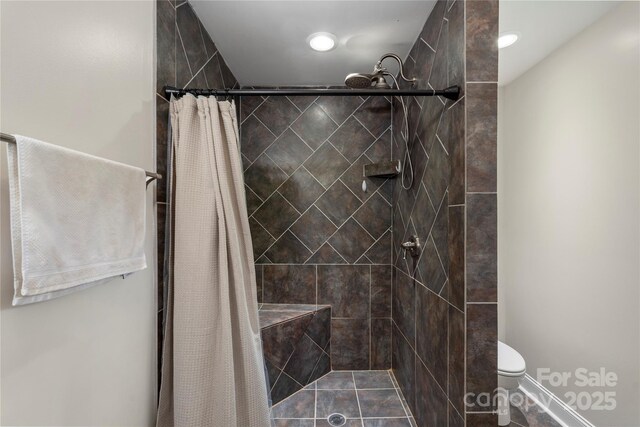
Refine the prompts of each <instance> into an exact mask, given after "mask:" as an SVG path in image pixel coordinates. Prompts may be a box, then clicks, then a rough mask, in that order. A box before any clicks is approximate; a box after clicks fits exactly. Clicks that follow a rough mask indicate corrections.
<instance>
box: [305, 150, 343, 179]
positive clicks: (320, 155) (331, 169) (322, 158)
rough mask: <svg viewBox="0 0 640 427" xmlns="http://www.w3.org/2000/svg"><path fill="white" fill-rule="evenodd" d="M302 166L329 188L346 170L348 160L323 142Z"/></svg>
mask: <svg viewBox="0 0 640 427" xmlns="http://www.w3.org/2000/svg"><path fill="white" fill-rule="evenodd" d="M304 167H305V168H306V169H307V170H308V171H309V172H311V174H312V175H313V176H314V177H315V178H316V179H317V180H318V181H320V183H321V184H322V185H323V186H324V187H325V188H329V187H330V186H331V184H333V183H334V182H335V181H336V179H338V177H339V176H340V175H342V173H343V172H344V171H345V170H347V168H348V167H349V162H348V161H347V160H346V159H345V158H344V157H342V156H341V155H340V154H339V153H338V151H337V150H336V149H335V148H334V147H333V146H332V145H331V144H329V143H325V144H324V145H322V146H321V147H320V148H319V149H318V150H317V151H316V152H315V153H313V155H312V156H311V157H310V158H309V159H308V160H307V161H306V162H305V163H304Z"/></svg>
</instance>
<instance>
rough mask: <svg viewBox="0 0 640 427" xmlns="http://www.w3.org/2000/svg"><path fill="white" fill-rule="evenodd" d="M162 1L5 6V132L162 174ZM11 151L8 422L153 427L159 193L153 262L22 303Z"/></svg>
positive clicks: (4, 349)
mask: <svg viewBox="0 0 640 427" xmlns="http://www.w3.org/2000/svg"><path fill="white" fill-rule="evenodd" d="M154 4H155V2H151V1H126V2H109V1H106V2H95V1H86V2H62V1H44V2H19V1H18V2H12V1H2V2H0V14H1V29H0V34H1V38H2V39H1V49H0V60H1V77H0V78H1V91H2V92H1V93H2V96H1V104H0V105H1V110H0V113H1V116H0V129H1V130H2V131H4V132H10V133H13V132H15V133H20V134H24V135H29V136H32V137H35V138H38V139H43V140H45V141H49V142H52V143H55V144H58V145H62V146H66V147H69V148H73V149H77V150H81V151H84V152H87V153H90V154H94V155H98V156H102V157H106V158H109V159H113V160H116V161H120V162H125V163H129V164H131V165H135V166H139V167H142V168H145V169H147V170H153V169H154V163H155V162H154V154H153V153H154V118H155V113H154V104H153V103H154V98H153V92H154V52H155V49H154V34H155V31H154V25H155V11H154V7H155V5H154ZM3 144H4V143H3ZM0 149H1V152H2V159H0V160H1V169H2V170H1V178H2V181H1V194H0V200H1V208H0V223H1V224H0V232H1V234H2V237H1V239H0V258H1V259H0V268H1V273H0V274H1V289H0V322H1V326H0V334H1V335H0V337H1V338H0V339H1V341H0V343H1V352H0V356H1V365H0V369H1V371H0V374H1V377H0V380H1V388H0V391H1V400H0V404H1V407H0V412H1V417H0V424H2V425H40V426H52V425H58V426H68V425H91V426H95V425H109V426H125V425H126V426H147V425H152V424H153V419H154V412H155V395H156V388H155V387H156V354H155V345H156V332H155V331H156V328H155V322H156V315H155V307H156V306H155V286H154V282H155V277H154V276H155V273H154V272H155V270H156V268H155V256H154V253H155V251H154V244H155V243H154V240H155V239H154V234H155V233H154V231H153V230H154V229H155V226H154V221H153V217H154V215H153V212H154V209H153V200H152V194H153V190H152V189H149V191H148V199H147V202H148V205H147V206H148V217H147V220H148V227H147V245H146V248H147V251H146V254H147V261H148V265H149V267H148V268H147V269H146V270H144V271H142V272H138V273H136V274H134V275H132V276H130V277H128V278H127V279H126V280H122V279H119V280H114V281H113V282H110V283H108V284H106V285H101V286H99V287H95V288H92V289H89V290H85V291H82V292H79V293H75V294H73V295H70V296H65V297H62V298H59V299H56V300H52V301H48V302H44V303H39V304H34V305H29V306H22V307H11V295H12V275H13V273H12V270H11V246H10V239H9V208H8V202H7V201H8V192H7V176H6V155H5V149H4V147H0ZM78 179H82V177H80V176H79V177H78Z"/></svg>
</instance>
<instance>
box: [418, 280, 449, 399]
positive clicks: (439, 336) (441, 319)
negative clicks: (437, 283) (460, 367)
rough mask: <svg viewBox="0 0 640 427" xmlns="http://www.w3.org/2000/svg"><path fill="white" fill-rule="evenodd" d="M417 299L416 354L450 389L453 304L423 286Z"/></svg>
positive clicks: (443, 387)
mask: <svg viewBox="0 0 640 427" xmlns="http://www.w3.org/2000/svg"><path fill="white" fill-rule="evenodd" d="M416 300H417V304H416V351H417V353H418V356H420V358H421V359H422V361H423V362H424V363H425V364H426V365H427V368H429V370H430V371H431V372H432V374H433V376H434V377H435V379H436V381H437V382H438V384H440V387H441V388H442V389H443V390H446V389H447V367H448V359H447V353H448V346H447V339H448V334H449V330H448V317H449V310H448V308H449V304H447V302H446V301H445V300H443V299H442V298H440V297H439V296H437V295H436V294H434V293H433V292H430V291H428V290H427V289H426V288H425V287H423V286H418V287H417V288H416Z"/></svg>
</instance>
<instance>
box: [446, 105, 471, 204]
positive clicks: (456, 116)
mask: <svg viewBox="0 0 640 427" xmlns="http://www.w3.org/2000/svg"><path fill="white" fill-rule="evenodd" d="M443 120H444V121H445V125H446V126H447V127H448V130H447V139H448V144H449V159H450V160H449V163H450V168H451V171H450V178H449V204H451V205H461V204H464V202H465V191H466V190H465V177H466V169H465V168H466V167H465V155H466V154H465V139H464V138H465V135H464V132H465V99H464V98H463V99H461V100H460V101H458V102H457V103H456V104H455V105H454V106H452V107H451V108H450V109H449V110H447V112H446V113H445V115H444V117H443Z"/></svg>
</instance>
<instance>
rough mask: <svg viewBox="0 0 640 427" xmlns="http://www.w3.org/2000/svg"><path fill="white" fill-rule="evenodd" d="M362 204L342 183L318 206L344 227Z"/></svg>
mask: <svg viewBox="0 0 640 427" xmlns="http://www.w3.org/2000/svg"><path fill="white" fill-rule="evenodd" d="M360 204H361V202H360V200H358V198H357V197H356V196H354V195H353V193H352V192H351V191H349V189H348V188H347V187H346V186H345V185H344V184H343V183H341V182H340V181H338V182H336V183H335V184H333V185H332V186H331V188H329V190H327V192H326V193H324V194H323V195H322V197H320V199H319V200H318V201H317V202H316V206H317V207H318V208H319V209H320V210H321V211H322V212H323V213H324V214H325V215H327V216H328V217H329V219H330V220H331V221H332V222H333V223H334V224H336V225H337V226H340V225H342V224H343V223H344V222H345V221H346V220H347V219H348V218H349V217H350V216H351V214H352V213H353V212H355V211H356V209H358V208H359V207H360ZM336 249H337V248H336Z"/></svg>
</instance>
